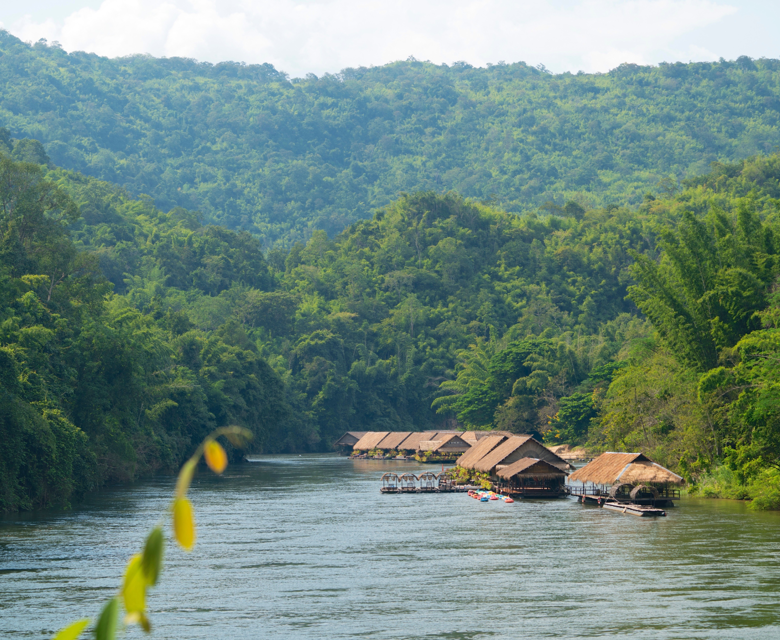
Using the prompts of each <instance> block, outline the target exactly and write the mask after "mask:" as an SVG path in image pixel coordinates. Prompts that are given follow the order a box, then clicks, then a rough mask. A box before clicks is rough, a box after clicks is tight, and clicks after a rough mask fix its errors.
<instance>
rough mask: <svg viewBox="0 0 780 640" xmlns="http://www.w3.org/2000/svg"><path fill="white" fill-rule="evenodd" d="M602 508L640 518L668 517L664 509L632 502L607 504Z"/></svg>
mask: <svg viewBox="0 0 780 640" xmlns="http://www.w3.org/2000/svg"><path fill="white" fill-rule="evenodd" d="M601 508H602V509H609V510H610V511H617V512H618V513H627V514H629V515H632V516H638V517H640V518H657V517H659V516H665V515H666V511H664V510H663V509H658V508H656V507H648V506H645V505H643V504H632V503H631V502H605V503H604V505H603V506H602V507H601Z"/></svg>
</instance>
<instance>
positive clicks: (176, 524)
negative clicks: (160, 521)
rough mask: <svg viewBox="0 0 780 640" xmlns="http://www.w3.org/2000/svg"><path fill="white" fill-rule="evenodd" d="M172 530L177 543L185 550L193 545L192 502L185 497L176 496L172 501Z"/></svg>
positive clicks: (193, 519)
mask: <svg viewBox="0 0 780 640" xmlns="http://www.w3.org/2000/svg"><path fill="white" fill-rule="evenodd" d="M173 532H174V534H175V535H176V540H177V541H178V543H179V544H180V545H181V546H182V548H184V549H186V550H187V551H189V550H190V549H192V547H193V546H194V545H195V518H194V516H193V515H192V503H191V502H190V501H189V500H187V498H176V500H175V501H174V503H173Z"/></svg>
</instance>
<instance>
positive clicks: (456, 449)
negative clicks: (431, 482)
mask: <svg viewBox="0 0 780 640" xmlns="http://www.w3.org/2000/svg"><path fill="white" fill-rule="evenodd" d="M435 438H436V439H435V440H421V441H420V443H419V444H418V445H417V448H418V451H420V452H422V454H423V455H425V456H427V459H428V460H434V461H436V462H452V461H454V460H457V458H458V457H459V456H460V455H461V454H463V453H465V452H466V451H468V450H469V449H471V445H470V444H469V443H468V442H466V441H465V440H463V438H461V437H460V436H459V435H458V434H457V433H448V434H445V435H443V436H442V434H436V436H435Z"/></svg>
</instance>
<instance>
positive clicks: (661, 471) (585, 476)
mask: <svg viewBox="0 0 780 640" xmlns="http://www.w3.org/2000/svg"><path fill="white" fill-rule="evenodd" d="M683 483H684V480H683V479H682V478H681V477H680V476H678V475H677V474H676V473H672V472H671V471H669V469H666V468H665V467H662V466H661V465H660V464H657V463H655V462H653V461H652V460H650V458H648V457H647V456H646V455H644V454H643V453H615V452H611V451H610V452H607V453H603V454H601V455H600V456H599V457H598V458H596V459H595V460H593V461H592V462H590V463H589V464H586V465H585V466H584V467H582V469H578V470H577V471H575V472H574V473H572V474H571V475H570V476H569V492H570V493H571V494H572V495H577V496H581V497H582V500H583V502H584V501H585V500H586V499H593V500H596V501H603V500H606V499H608V498H612V499H614V500H617V501H619V502H633V503H636V504H652V505H653V506H671V505H672V504H673V503H672V500H673V499H674V498H679V497H680V490H679V488H678V487H680V486H681V485H682V484H683Z"/></svg>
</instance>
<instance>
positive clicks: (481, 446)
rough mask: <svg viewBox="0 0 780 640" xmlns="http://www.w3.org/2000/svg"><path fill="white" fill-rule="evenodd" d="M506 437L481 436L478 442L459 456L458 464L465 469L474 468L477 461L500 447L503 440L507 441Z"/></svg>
mask: <svg viewBox="0 0 780 640" xmlns="http://www.w3.org/2000/svg"><path fill="white" fill-rule="evenodd" d="M506 439H507V438H506V436H487V437H485V438H480V440H479V441H478V442H477V444H475V445H474V446H473V447H471V449H469V450H468V451H466V453H464V454H463V455H462V456H461V457H460V458H458V463H457V465H458V466H459V467H463V468H464V469H472V470H473V469H474V464H475V463H477V462H478V461H479V460H480V459H481V458H483V457H484V456H486V455H487V454H488V453H490V452H491V451H493V449H495V448H496V447H498V446H499V445H500V444H501V443H502V442H505V441H506Z"/></svg>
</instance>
